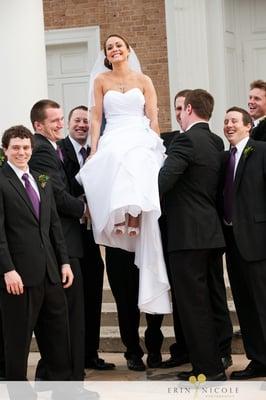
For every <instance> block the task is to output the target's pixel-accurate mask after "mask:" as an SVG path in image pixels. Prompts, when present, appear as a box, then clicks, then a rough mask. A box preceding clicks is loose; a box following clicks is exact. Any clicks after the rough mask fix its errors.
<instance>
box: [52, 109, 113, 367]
mask: <svg viewBox="0 0 266 400" xmlns="http://www.w3.org/2000/svg"><path fill="white" fill-rule="evenodd" d="M68 132H69V135H68V136H67V137H66V138H65V139H62V140H60V141H59V142H58V145H59V146H60V148H61V149H62V155H63V158H64V168H65V172H66V175H67V177H68V179H69V181H70V192H71V194H72V195H73V196H76V197H79V196H83V195H84V190H83V187H82V186H80V185H79V183H78V182H77V180H76V179H75V176H76V174H77V173H78V172H79V170H80V168H81V167H82V166H83V165H84V163H85V161H86V158H87V157H88V155H89V152H90V147H89V138H88V133H89V121H88V108H87V107H86V106H83V105H80V106H77V107H75V108H73V109H72V110H71V111H70V112H69V116H68ZM89 225H90V221H88V220H85V219H83V220H81V223H80V229H81V236H82V243H83V254H84V256H83V258H82V259H81V260H80V263H81V270H82V274H83V284H84V308H85V368H93V369H97V370H110V369H113V368H114V367H115V365H114V364H112V363H107V362H105V361H104V360H103V359H101V358H99V356H98V349H99V342H100V323H101V306H102V289H103V272H104V264H103V260H102V257H101V254H100V248H99V245H97V244H96V243H95V241H94V238H93V233H92V230H91V227H90V226H89Z"/></svg>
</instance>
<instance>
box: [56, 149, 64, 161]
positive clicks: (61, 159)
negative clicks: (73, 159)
mask: <svg viewBox="0 0 266 400" xmlns="http://www.w3.org/2000/svg"><path fill="white" fill-rule="evenodd" d="M56 154H57V157H58V158H59V160H60V161H62V162H63V161H64V158H63V153H62V150H61V149H60V147H59V146H57V147H56Z"/></svg>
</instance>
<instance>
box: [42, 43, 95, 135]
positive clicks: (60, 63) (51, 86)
mask: <svg viewBox="0 0 266 400" xmlns="http://www.w3.org/2000/svg"><path fill="white" fill-rule="evenodd" d="M46 57H47V75H48V95H49V98H50V99H52V100H55V101H57V102H58V103H59V104H60V105H61V106H62V108H63V111H64V117H65V130H64V132H65V135H66V134H67V129H66V126H67V116H68V113H69V111H70V110H71V109H72V108H74V107H76V106H78V105H87V104H88V81H89V65H88V64H89V57H88V46H87V44H86V43H70V44H60V45H49V46H47V47H46Z"/></svg>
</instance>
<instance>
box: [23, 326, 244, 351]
mask: <svg viewBox="0 0 266 400" xmlns="http://www.w3.org/2000/svg"><path fill="white" fill-rule="evenodd" d="M238 329H239V326H234V331H236V330H238ZM161 330H162V333H163V335H164V341H163V345H162V353H168V352H169V346H170V345H171V344H172V343H174V330H173V327H172V326H162V328H161ZM144 331H145V327H140V328H139V334H140V343H141V346H142V348H143V350H144V351H146V348H145V344H144ZM99 350H100V351H101V352H110V353H123V352H124V351H125V347H124V345H123V343H122V342H121V339H120V332H119V328H118V327H117V326H102V327H101V340H100V349H99ZM30 351H31V352H35V351H38V346H37V343H36V339H35V337H33V338H32V342H31V349H30ZM232 353H233V354H243V353H244V347H243V342H242V339H241V337H236V336H233V340H232Z"/></svg>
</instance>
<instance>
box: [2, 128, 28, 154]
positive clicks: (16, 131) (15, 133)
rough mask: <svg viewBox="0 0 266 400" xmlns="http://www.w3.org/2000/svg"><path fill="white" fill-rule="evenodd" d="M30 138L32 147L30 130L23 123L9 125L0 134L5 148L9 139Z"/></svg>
mask: <svg viewBox="0 0 266 400" xmlns="http://www.w3.org/2000/svg"><path fill="white" fill-rule="evenodd" d="M15 138H20V139H30V142H31V147H33V134H32V133H31V131H30V130H29V129H28V128H26V127H25V126H23V125H16V126H11V127H10V128H8V129H7V130H6V131H5V132H4V133H3V136H2V147H3V148H4V149H7V148H8V146H9V143H10V140H11V139H15Z"/></svg>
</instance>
